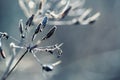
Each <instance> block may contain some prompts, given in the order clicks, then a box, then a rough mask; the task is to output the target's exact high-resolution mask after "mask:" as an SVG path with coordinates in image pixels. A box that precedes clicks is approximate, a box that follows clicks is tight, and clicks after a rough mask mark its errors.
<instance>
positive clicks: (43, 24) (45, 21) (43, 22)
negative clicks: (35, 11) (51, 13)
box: [42, 16, 48, 28]
mask: <svg viewBox="0 0 120 80" xmlns="http://www.w3.org/2000/svg"><path fill="white" fill-rule="evenodd" d="M47 21H48V18H47V17H46V16H45V17H44V18H43V20H42V26H43V28H45V26H46V24H47Z"/></svg>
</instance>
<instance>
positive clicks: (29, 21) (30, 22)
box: [26, 14, 34, 26]
mask: <svg viewBox="0 0 120 80" xmlns="http://www.w3.org/2000/svg"><path fill="white" fill-rule="evenodd" d="M33 18H34V14H32V16H31V17H30V18H29V19H28V20H27V22H26V25H28V26H31V24H32V21H33Z"/></svg>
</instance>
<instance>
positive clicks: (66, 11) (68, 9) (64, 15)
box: [61, 6, 72, 19]
mask: <svg viewBox="0 0 120 80" xmlns="http://www.w3.org/2000/svg"><path fill="white" fill-rule="evenodd" d="M71 8H72V7H71V6H69V7H68V8H67V9H66V10H65V11H64V12H63V13H62V14H61V19H63V18H65V17H66V16H67V14H68V13H69V11H70V10H71Z"/></svg>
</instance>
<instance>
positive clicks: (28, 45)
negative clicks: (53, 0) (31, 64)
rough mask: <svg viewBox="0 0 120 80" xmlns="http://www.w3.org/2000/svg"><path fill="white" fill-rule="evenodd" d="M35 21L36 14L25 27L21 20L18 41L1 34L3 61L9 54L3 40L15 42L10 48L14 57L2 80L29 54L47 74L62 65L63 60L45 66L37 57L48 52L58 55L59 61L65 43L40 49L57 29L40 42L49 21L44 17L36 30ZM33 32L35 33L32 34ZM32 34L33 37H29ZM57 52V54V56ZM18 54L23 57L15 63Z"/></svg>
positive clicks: (0, 43)
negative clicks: (40, 36) (33, 24)
mask: <svg viewBox="0 0 120 80" xmlns="http://www.w3.org/2000/svg"><path fill="white" fill-rule="evenodd" d="M33 19H34V14H32V16H30V17H29V19H28V20H27V21H26V24H25V26H24V25H23V20H22V19H20V20H19V33H20V36H19V37H20V40H17V39H16V38H14V37H12V36H10V35H9V34H7V33H6V32H0V54H1V57H2V58H3V59H6V54H7V53H5V52H4V49H3V48H2V44H3V42H2V40H4V39H6V40H8V39H12V40H13V41H14V42H11V43H10V48H11V50H12V52H13V55H12V56H11V59H10V61H9V63H8V65H7V67H6V70H5V71H4V73H3V75H2V76H1V79H0V80H6V79H7V78H8V77H9V75H10V74H11V73H12V72H13V70H14V69H15V68H16V67H17V65H18V64H19V62H20V61H21V60H22V59H23V57H24V56H25V55H26V54H27V53H31V54H32V55H33V56H34V58H35V59H36V61H37V62H38V63H39V64H40V66H41V67H42V70H44V71H46V72H49V71H52V70H53V69H54V67H55V66H56V65H58V64H60V63H61V60H58V61H57V62H55V63H53V64H44V63H42V62H41V61H40V59H39V58H38V57H37V56H36V53H39V52H47V53H49V54H51V55H57V58H58V59H59V57H61V55H62V50H61V48H60V47H61V46H62V45H63V43H61V44H55V45H51V46H45V47H40V44H41V43H42V42H44V41H46V40H47V39H48V38H50V37H51V36H52V35H53V34H54V33H55V31H56V29H57V27H56V26H53V27H52V28H51V29H50V30H49V31H48V33H46V34H45V36H44V37H43V38H42V39H41V40H38V39H37V38H36V37H37V36H38V34H39V33H42V32H44V29H45V28H46V25H47V21H46V17H44V18H43V20H42V21H40V22H39V24H38V26H37V27H36V28H34V27H33V26H32V23H33ZM32 31H33V33H31V32H32ZM31 34H32V36H29V35H31ZM16 42H17V43H16ZM16 49H17V50H16ZM18 50H19V51H18ZM20 51H22V53H23V54H21V52H20ZM56 52H57V54H55V53H56ZM18 54H21V56H20V57H19V58H18V60H17V61H16V62H15V63H13V62H14V61H15V59H16V58H17V56H18Z"/></svg>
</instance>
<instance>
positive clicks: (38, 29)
mask: <svg viewBox="0 0 120 80" xmlns="http://www.w3.org/2000/svg"><path fill="white" fill-rule="evenodd" d="M40 27H41V23H40V24H39V25H38V26H37V28H36V29H35V32H34V34H33V36H32V41H33V40H34V39H35V37H36V35H37V34H38V33H39V31H40V32H41V30H40Z"/></svg>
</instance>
